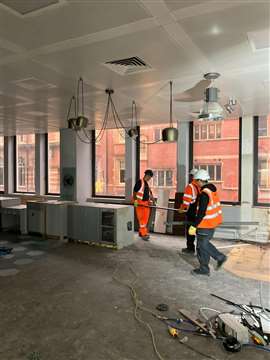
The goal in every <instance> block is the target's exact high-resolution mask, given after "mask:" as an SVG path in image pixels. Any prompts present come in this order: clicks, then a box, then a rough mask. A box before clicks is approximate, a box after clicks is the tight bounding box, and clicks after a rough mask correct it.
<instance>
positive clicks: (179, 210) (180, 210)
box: [177, 208, 187, 214]
mask: <svg viewBox="0 0 270 360" xmlns="http://www.w3.org/2000/svg"><path fill="white" fill-rule="evenodd" d="M177 211H178V212H179V214H183V213H185V212H187V210H184V209H181V208H180V209H178V210H177Z"/></svg>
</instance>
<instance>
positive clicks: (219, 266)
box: [216, 255, 228, 270]
mask: <svg viewBox="0 0 270 360" xmlns="http://www.w3.org/2000/svg"><path fill="white" fill-rule="evenodd" d="M227 260H228V257H227V256H226V255H224V257H223V259H222V260H218V261H217V267H216V270H220V269H221V268H222V266H223V264H224V263H225V262H226V261H227Z"/></svg>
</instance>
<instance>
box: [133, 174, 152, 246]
mask: <svg viewBox="0 0 270 360" xmlns="http://www.w3.org/2000/svg"><path fill="white" fill-rule="evenodd" d="M152 177H153V171H152V170H150V169H148V170H145V172H144V177H143V179H140V180H138V181H137V182H136V184H135V186H134V189H133V201H134V207H135V211H136V215H137V219H138V222H139V236H140V237H141V238H142V239H143V240H145V241H148V240H149V237H150V236H149V231H148V228H147V224H148V221H149V217H150V208H149V205H154V204H155V199H154V197H153V194H152V191H151V189H150V186H149V184H148V182H149V181H150V180H151V178H152Z"/></svg>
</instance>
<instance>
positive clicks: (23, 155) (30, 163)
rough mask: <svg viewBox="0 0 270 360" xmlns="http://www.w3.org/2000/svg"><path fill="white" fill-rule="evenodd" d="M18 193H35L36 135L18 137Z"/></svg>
mask: <svg viewBox="0 0 270 360" xmlns="http://www.w3.org/2000/svg"><path fill="white" fill-rule="evenodd" d="M16 175H17V176H16V191H18V192H35V135H34V134H30V135H19V136H17V137H16Z"/></svg>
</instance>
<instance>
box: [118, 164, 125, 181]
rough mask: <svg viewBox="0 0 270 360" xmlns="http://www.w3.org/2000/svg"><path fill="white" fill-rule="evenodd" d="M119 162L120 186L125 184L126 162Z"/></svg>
mask: <svg viewBox="0 0 270 360" xmlns="http://www.w3.org/2000/svg"><path fill="white" fill-rule="evenodd" d="M118 161H119V184H124V183H125V160H118Z"/></svg>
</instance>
